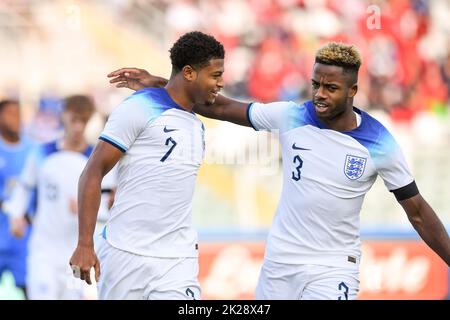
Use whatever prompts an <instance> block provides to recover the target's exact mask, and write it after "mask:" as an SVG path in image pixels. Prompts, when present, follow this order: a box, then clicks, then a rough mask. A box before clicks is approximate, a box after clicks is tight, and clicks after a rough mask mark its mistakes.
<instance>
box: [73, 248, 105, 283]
mask: <svg viewBox="0 0 450 320" xmlns="http://www.w3.org/2000/svg"><path fill="white" fill-rule="evenodd" d="M69 264H70V266H71V268H72V271H73V275H74V277H75V278H79V279H81V280H84V281H86V283H87V284H92V281H91V275H90V272H91V268H92V267H94V269H95V281H97V282H98V281H99V279H100V261H99V260H98V258H97V255H96V254H95V250H94V247H93V246H80V245H78V246H77V248H76V249H75V251H74V253H73V255H72V258H70V262H69Z"/></svg>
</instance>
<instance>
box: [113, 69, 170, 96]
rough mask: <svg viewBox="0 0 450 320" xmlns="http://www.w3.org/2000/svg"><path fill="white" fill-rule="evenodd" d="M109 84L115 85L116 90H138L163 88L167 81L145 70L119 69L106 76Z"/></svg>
mask: <svg viewBox="0 0 450 320" xmlns="http://www.w3.org/2000/svg"><path fill="white" fill-rule="evenodd" d="M108 78H111V80H109V82H110V83H115V84H116V87H117V88H129V89H131V90H135V91H137V90H140V89H143V88H148V87H158V88H161V87H164V86H165V85H166V84H167V82H168V80H167V79H164V78H162V77H157V76H154V75H151V74H150V73H149V72H148V71H147V70H144V69H138V68H121V69H117V70H115V71H113V72H111V73H109V74H108Z"/></svg>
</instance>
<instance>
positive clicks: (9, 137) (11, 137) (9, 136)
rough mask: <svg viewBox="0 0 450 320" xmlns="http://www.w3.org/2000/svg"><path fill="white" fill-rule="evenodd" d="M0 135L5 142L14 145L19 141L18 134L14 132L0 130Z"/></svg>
mask: <svg viewBox="0 0 450 320" xmlns="http://www.w3.org/2000/svg"><path fill="white" fill-rule="evenodd" d="M0 136H1V137H2V140H3V141H4V142H5V143H7V144H11V145H14V144H18V143H19V142H20V136H19V135H18V134H16V133H10V132H5V131H2V132H1V133H0Z"/></svg>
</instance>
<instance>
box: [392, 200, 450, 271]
mask: <svg viewBox="0 0 450 320" xmlns="http://www.w3.org/2000/svg"><path fill="white" fill-rule="evenodd" d="M399 203H400V204H401V205H402V207H403V209H404V210H405V212H406V214H407V215H408V219H409V221H410V222H411V224H412V225H413V227H414V229H416V231H417V232H418V233H419V235H420V237H421V238H422V239H423V240H424V241H425V243H426V244H427V245H428V246H429V247H430V248H431V249H433V250H434V252H436V253H437V254H438V255H439V256H440V257H441V258H442V260H444V261H445V263H447V265H448V266H450V238H449V236H448V233H447V231H446V230H445V227H444V225H443V224H442V222H441V221H440V220H439V218H438V216H437V215H436V213H435V212H434V210H433V209H432V208H431V206H430V205H429V204H428V203H427V202H426V201H425V199H424V198H423V197H422V196H421V195H420V194H417V195H415V196H414V197H412V198H409V199H406V200H402V201H399Z"/></svg>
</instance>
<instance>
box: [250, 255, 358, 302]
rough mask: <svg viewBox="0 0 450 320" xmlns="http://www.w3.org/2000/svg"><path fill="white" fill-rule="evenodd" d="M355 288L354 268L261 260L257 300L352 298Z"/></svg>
mask: <svg viewBox="0 0 450 320" xmlns="http://www.w3.org/2000/svg"><path fill="white" fill-rule="evenodd" d="M358 291H359V273H358V269H355V268H342V267H331V266H321V265H294V264H282V263H277V262H274V261H270V260H264V263H263V266H262V268H261V274H260V276H259V280H258V285H257V287H256V299H258V300H353V299H356V297H357V294H358Z"/></svg>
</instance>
